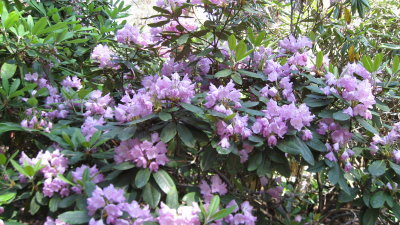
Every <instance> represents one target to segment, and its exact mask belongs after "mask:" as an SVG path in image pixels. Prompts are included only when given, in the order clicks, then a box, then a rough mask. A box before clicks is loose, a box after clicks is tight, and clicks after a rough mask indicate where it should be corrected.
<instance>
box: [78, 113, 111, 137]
mask: <svg viewBox="0 0 400 225" xmlns="http://www.w3.org/2000/svg"><path fill="white" fill-rule="evenodd" d="M105 123H106V121H105V120H104V118H103V117H100V118H99V119H95V118H93V117H91V116H88V117H86V119H85V122H84V123H83V124H82V126H81V129H82V134H83V135H84V136H85V138H86V140H90V138H91V137H92V135H93V134H94V133H96V131H97V128H96V126H102V125H104V124H105Z"/></svg>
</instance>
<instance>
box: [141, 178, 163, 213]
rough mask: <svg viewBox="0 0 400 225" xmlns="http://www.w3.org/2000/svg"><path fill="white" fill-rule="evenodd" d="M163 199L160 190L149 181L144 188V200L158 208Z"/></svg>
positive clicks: (152, 206)
mask: <svg viewBox="0 0 400 225" xmlns="http://www.w3.org/2000/svg"><path fill="white" fill-rule="evenodd" d="M160 199H161V193H160V191H159V190H158V189H157V188H156V187H154V186H153V185H152V184H151V182H148V183H147V184H146V186H145V187H144V190H143V200H144V201H145V202H146V203H147V204H149V205H150V207H151V208H153V209H154V208H156V207H157V205H158V203H159V202H160Z"/></svg>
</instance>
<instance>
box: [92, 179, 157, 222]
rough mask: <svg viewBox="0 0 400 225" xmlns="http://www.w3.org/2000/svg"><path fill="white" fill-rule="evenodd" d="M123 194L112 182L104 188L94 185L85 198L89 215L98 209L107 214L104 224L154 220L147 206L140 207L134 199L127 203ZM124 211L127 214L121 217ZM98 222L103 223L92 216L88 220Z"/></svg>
mask: <svg viewBox="0 0 400 225" xmlns="http://www.w3.org/2000/svg"><path fill="white" fill-rule="evenodd" d="M124 194H125V193H124V190H122V189H118V188H115V187H114V186H113V185H112V184H110V185H109V186H108V187H106V188H104V189H101V188H100V187H98V186H96V188H95V190H94V191H93V192H92V195H91V197H90V198H88V199H87V205H88V206H87V209H88V214H89V216H93V215H94V214H95V213H96V212H97V211H100V212H101V213H100V214H101V215H103V214H104V215H107V218H106V224H124V225H125V224H126V225H128V224H133V225H140V224H143V223H145V222H151V221H154V218H153V216H152V215H151V214H150V209H149V206H145V207H143V208H141V207H140V205H139V204H138V203H137V202H136V201H132V202H131V203H127V202H126V198H125V196H124ZM124 213H126V214H127V215H128V216H124V217H123V214H124ZM100 224H104V223H103V220H102V219H100V220H96V219H95V218H92V219H91V220H90V221H89V225H100Z"/></svg>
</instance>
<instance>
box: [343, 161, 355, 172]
mask: <svg viewBox="0 0 400 225" xmlns="http://www.w3.org/2000/svg"><path fill="white" fill-rule="evenodd" d="M352 169H353V166H352V165H351V163H350V162H346V165H345V166H344V171H345V172H350V171H351V170H352Z"/></svg>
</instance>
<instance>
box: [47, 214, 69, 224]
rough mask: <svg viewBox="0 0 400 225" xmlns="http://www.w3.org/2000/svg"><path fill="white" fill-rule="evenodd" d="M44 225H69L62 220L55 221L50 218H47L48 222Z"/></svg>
mask: <svg viewBox="0 0 400 225" xmlns="http://www.w3.org/2000/svg"><path fill="white" fill-rule="evenodd" d="M43 225H69V224H68V223H65V222H63V221H62V220H60V219H53V218H51V217H50V216H48V217H46V221H45V222H44V224H43Z"/></svg>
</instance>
